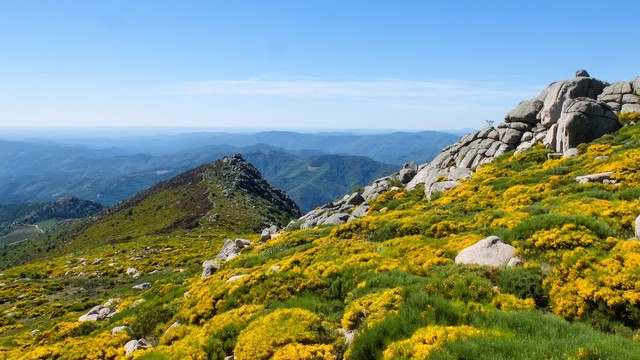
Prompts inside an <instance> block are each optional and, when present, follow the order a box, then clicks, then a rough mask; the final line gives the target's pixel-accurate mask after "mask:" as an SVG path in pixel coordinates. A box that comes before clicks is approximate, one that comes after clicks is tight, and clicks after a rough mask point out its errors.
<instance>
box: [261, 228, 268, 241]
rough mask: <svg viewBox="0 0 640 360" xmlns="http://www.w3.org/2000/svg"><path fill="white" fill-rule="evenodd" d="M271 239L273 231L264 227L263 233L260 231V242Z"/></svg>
mask: <svg viewBox="0 0 640 360" xmlns="http://www.w3.org/2000/svg"><path fill="white" fill-rule="evenodd" d="M270 239H271V231H269V229H268V228H267V229H263V230H262V233H260V242H265V241H267V240H270Z"/></svg>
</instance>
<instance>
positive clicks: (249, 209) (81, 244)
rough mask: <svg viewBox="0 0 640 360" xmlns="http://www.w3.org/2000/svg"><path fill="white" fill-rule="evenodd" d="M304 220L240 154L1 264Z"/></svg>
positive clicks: (52, 236) (142, 195) (156, 189)
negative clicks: (193, 232) (191, 232)
mask: <svg viewBox="0 0 640 360" xmlns="http://www.w3.org/2000/svg"><path fill="white" fill-rule="evenodd" d="M300 215H301V212H300V210H299V208H298V207H297V205H296V204H295V202H294V201H293V200H291V199H290V198H289V197H288V196H287V195H286V194H285V193H284V192H282V191H281V190H279V189H276V188H274V187H273V186H271V185H270V184H268V183H267V182H266V181H265V180H264V179H263V178H262V176H261V175H260V173H259V172H258V171H257V170H256V169H255V168H254V167H253V166H252V165H251V164H249V163H247V162H246V161H245V160H244V159H243V158H242V156H240V155H235V156H232V157H225V158H223V159H221V160H218V161H216V162H214V163H211V164H207V165H202V166H200V167H198V168H195V169H192V170H189V171H187V172H185V173H183V174H180V175H178V176H176V177H174V178H171V179H169V180H166V181H163V182H161V183H159V184H157V185H155V186H153V187H151V188H149V189H147V190H144V191H142V192H140V193H138V194H137V195H135V196H134V197H132V198H130V199H128V200H126V201H123V202H122V203H119V204H117V205H115V206H113V207H111V208H108V209H106V210H105V211H103V212H101V213H99V214H97V215H96V216H94V217H92V218H90V219H88V220H85V221H83V222H80V223H78V224H76V225H74V226H71V227H68V228H66V229H62V230H60V232H58V233H54V234H49V235H47V236H46V237H43V238H40V239H38V240H34V241H31V242H30V243H29V244H25V245H24V248H22V249H20V250H22V251H21V253H20V252H18V253H14V254H13V256H5V257H4V258H0V259H2V261H0V264H2V265H4V266H6V265H7V264H8V263H9V262H15V261H16V260H19V259H23V260H24V258H32V257H34V256H38V252H37V251H32V250H33V249H34V248H35V249H42V248H43V247H46V249H47V252H49V253H50V255H51V254H61V253H64V252H65V251H68V250H70V249H73V250H74V251H77V250H79V249H88V248H93V247H98V246H102V245H105V244H116V243H120V242H126V241H129V240H131V239H133V238H137V237H141V236H146V235H149V236H152V235H166V234H170V233H173V232H175V231H184V230H185V229H202V230H203V231H209V232H213V233H217V234H220V233H223V234H227V233H228V234H243V233H248V232H256V231H260V230H262V229H263V228H265V227H268V226H270V225H277V226H280V227H283V226H285V225H286V224H287V223H288V222H289V221H290V220H291V219H293V218H297V217H299V216H300ZM54 248H55V249H54ZM14 251H18V250H14Z"/></svg>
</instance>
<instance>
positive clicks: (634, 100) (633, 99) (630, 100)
mask: <svg viewBox="0 0 640 360" xmlns="http://www.w3.org/2000/svg"><path fill="white" fill-rule="evenodd" d="M622 103H623V104H638V103H640V96H638V95H633V94H625V95H622Z"/></svg>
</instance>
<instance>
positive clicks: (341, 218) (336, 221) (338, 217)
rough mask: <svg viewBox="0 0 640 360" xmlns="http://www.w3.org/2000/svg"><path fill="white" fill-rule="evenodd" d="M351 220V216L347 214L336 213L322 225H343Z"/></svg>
mask: <svg viewBox="0 0 640 360" xmlns="http://www.w3.org/2000/svg"><path fill="white" fill-rule="evenodd" d="M348 219H349V214H347V213H335V214H331V215H330V216H329V217H328V218H326V219H325V220H324V221H323V222H322V225H342V224H344V223H346V222H347V220H348Z"/></svg>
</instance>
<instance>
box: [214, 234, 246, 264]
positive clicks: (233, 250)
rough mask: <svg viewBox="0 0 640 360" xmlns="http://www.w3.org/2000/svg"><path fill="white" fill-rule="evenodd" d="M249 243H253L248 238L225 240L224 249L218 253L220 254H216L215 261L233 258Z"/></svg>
mask: <svg viewBox="0 0 640 360" xmlns="http://www.w3.org/2000/svg"><path fill="white" fill-rule="evenodd" d="M249 245H251V241H249V240H246V239H236V240H231V239H227V240H225V242H224V245H222V249H221V250H220V252H219V253H218V256H216V258H215V259H214V261H216V262H217V261H228V260H231V259H233V258H234V257H236V256H238V255H239V254H240V251H241V250H242V248H244V247H246V246H249Z"/></svg>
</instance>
